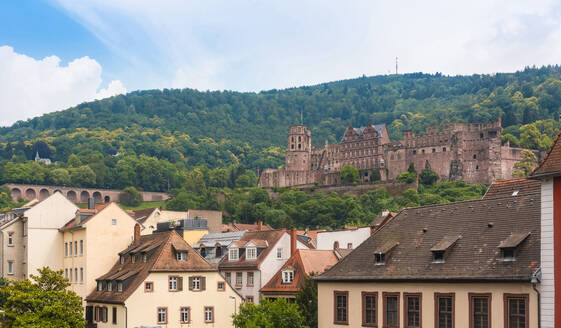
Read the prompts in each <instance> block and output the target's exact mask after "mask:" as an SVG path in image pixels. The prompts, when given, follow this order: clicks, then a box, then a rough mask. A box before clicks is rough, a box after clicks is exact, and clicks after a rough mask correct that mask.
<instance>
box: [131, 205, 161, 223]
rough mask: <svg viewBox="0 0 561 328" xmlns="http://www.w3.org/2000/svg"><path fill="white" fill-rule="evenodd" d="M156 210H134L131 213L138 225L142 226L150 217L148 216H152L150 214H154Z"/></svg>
mask: <svg viewBox="0 0 561 328" xmlns="http://www.w3.org/2000/svg"><path fill="white" fill-rule="evenodd" d="M157 209H158V208H157V207H154V208H145V209H142V210H136V211H133V213H132V216H133V217H134V218H135V219H136V221H138V222H139V223H140V224H144V222H146V220H147V219H148V218H149V217H150V215H152V213H154V211H156V210H157Z"/></svg>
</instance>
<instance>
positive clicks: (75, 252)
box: [74, 240, 78, 256]
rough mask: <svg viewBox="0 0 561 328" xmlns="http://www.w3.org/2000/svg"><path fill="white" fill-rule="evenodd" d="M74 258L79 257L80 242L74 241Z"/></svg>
mask: <svg viewBox="0 0 561 328" xmlns="http://www.w3.org/2000/svg"><path fill="white" fill-rule="evenodd" d="M74 256H78V241H77V240H76V241H74Z"/></svg>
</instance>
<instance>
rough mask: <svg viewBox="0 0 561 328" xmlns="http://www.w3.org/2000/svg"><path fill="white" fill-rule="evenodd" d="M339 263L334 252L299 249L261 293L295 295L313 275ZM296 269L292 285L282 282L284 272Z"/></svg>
mask: <svg viewBox="0 0 561 328" xmlns="http://www.w3.org/2000/svg"><path fill="white" fill-rule="evenodd" d="M338 261H339V259H338V257H337V256H336V255H335V253H334V252H333V251H332V250H318V249H299V250H297V251H296V252H295V253H294V254H293V255H292V256H291V257H290V258H289V259H288V261H286V263H285V264H284V265H283V266H282V267H281V268H280V269H279V271H277V272H276V273H275V275H274V276H273V277H272V278H271V280H269V282H267V283H266V284H265V286H263V288H261V292H277V293H283V292H284V293H287V292H288V293H295V292H298V291H299V290H300V286H301V285H302V284H303V283H304V281H305V280H306V279H307V278H308V277H309V276H310V275H311V274H320V273H322V272H324V271H325V270H327V269H329V268H331V267H332V266H333V265H335V264H336V263H337V262H338ZM286 269H294V280H293V281H292V283H290V284H285V283H283V282H282V272H283V271H284V270H286Z"/></svg>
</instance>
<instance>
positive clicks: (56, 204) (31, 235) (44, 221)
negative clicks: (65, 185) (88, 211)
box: [0, 192, 78, 280]
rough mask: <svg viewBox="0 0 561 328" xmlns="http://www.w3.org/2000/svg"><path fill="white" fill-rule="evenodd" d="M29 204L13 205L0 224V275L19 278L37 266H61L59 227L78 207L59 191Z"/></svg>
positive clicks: (34, 272)
mask: <svg viewBox="0 0 561 328" xmlns="http://www.w3.org/2000/svg"><path fill="white" fill-rule="evenodd" d="M27 206H31V207H24V208H22V209H14V210H12V212H11V213H9V214H8V216H9V219H8V220H7V221H6V222H4V223H3V224H2V226H0V233H1V243H2V246H1V252H2V254H1V256H2V268H1V270H2V277H4V278H9V279H15V280H21V279H24V278H28V277H29V275H30V274H37V269H39V268H42V267H45V266H48V267H50V268H52V269H55V270H59V269H62V268H63V263H62V262H63V251H64V250H63V247H62V245H63V243H62V234H61V233H59V230H58V229H59V228H60V227H61V226H63V225H64V224H65V223H66V222H67V221H68V219H69V218H71V217H73V216H74V214H75V213H76V210H78V208H77V207H76V205H74V203H72V202H71V201H69V200H68V199H67V198H66V197H64V196H63V195H62V194H61V193H58V192H56V193H54V194H53V195H51V196H49V197H48V198H46V199H44V200H43V201H41V202H36V201H32V202H30V205H27Z"/></svg>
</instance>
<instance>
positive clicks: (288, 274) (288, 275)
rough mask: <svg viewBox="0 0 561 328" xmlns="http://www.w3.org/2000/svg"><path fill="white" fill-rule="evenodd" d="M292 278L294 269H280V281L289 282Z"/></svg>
mask: <svg viewBox="0 0 561 328" xmlns="http://www.w3.org/2000/svg"><path fill="white" fill-rule="evenodd" d="M293 280H294V270H284V271H282V283H283V284H291V283H292V281H293Z"/></svg>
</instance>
